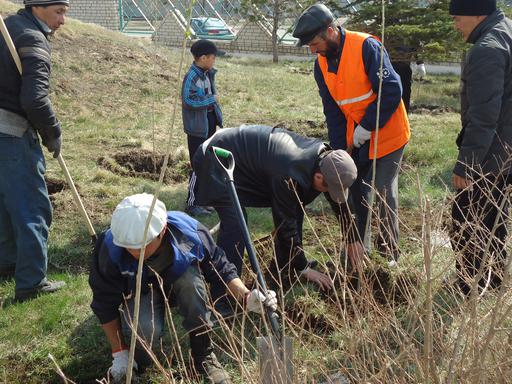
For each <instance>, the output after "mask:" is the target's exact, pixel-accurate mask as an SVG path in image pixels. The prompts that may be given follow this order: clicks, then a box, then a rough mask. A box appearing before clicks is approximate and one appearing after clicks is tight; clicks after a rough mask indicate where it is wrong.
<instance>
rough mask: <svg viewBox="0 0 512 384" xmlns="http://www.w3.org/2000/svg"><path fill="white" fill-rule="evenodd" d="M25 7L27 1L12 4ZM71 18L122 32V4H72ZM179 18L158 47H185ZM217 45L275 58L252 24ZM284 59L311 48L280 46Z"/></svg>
mask: <svg viewBox="0 0 512 384" xmlns="http://www.w3.org/2000/svg"><path fill="white" fill-rule="evenodd" d="M11 2H13V3H16V4H20V5H22V4H23V0H11ZM68 15H69V16H70V17H72V18H75V19H77V20H80V21H83V22H86V23H95V24H98V25H101V26H103V27H105V28H108V29H111V30H115V31H116V30H119V15H118V0H72V1H71V7H70V8H69V13H68ZM182 25H183V24H182V23H180V21H179V20H178V19H177V17H176V15H174V14H173V13H169V14H168V15H167V16H166V17H165V19H164V20H163V21H162V22H161V23H160V25H159V26H158V27H157V30H156V33H155V35H154V36H153V39H154V41H155V42H157V43H158V44H162V45H166V46H170V47H181V45H182V43H183V35H184V28H183V26H182ZM215 44H216V45H217V46H218V47H219V48H220V49H223V50H225V51H228V52H249V53H258V54H272V35H271V33H270V31H268V29H266V28H265V27H264V26H263V24H261V23H259V22H248V23H246V24H245V25H244V26H243V27H242V28H241V29H240V31H239V32H238V34H237V36H236V38H235V39H234V40H232V41H222V40H215ZM278 52H279V54H280V55H291V56H308V55H309V52H308V49H307V48H297V47H295V46H293V45H284V44H280V45H279V47H278Z"/></svg>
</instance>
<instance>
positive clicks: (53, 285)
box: [14, 280, 66, 302]
mask: <svg viewBox="0 0 512 384" xmlns="http://www.w3.org/2000/svg"><path fill="white" fill-rule="evenodd" d="M65 285H66V283H65V282H64V281H48V280H45V281H44V282H43V283H41V284H39V285H38V286H37V287H34V288H29V289H17V290H16V292H15V293H14V301H17V302H22V301H26V300H30V299H33V298H35V297H37V296H39V295H42V294H45V293H53V292H55V291H58V290H59V289H61V288H62V287H64V286H65Z"/></svg>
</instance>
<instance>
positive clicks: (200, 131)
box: [181, 40, 222, 216]
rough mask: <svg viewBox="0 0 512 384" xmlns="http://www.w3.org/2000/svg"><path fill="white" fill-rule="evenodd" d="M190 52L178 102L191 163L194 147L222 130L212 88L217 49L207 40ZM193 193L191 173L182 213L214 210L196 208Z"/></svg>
mask: <svg viewBox="0 0 512 384" xmlns="http://www.w3.org/2000/svg"><path fill="white" fill-rule="evenodd" d="M190 52H191V53H192V55H193V56H194V62H193V63H192V66H191V67H190V69H189V71H188V72H187V74H186V75H185V78H184V79H183V87H182V93H181V101H182V116H183V128H184V130H185V133H186V134H187V143H188V153H189V158H190V161H191V162H192V157H193V156H194V153H195V152H196V150H197V148H198V147H199V146H200V145H201V144H202V143H203V142H204V141H205V140H206V139H207V138H209V137H211V136H212V135H213V134H214V133H215V131H216V129H217V126H219V127H221V128H222V111H221V109H220V105H219V95H218V93H217V89H216V88H215V74H216V73H217V70H216V69H215V68H213V66H214V65H215V58H216V55H217V47H216V46H215V44H214V43H213V42H211V41H210V40H198V41H196V42H195V43H194V44H192V47H190ZM196 191H197V177H196V175H195V173H194V172H193V171H192V172H191V173H190V179H189V186H188V197H187V207H186V208H185V212H187V213H188V214H189V215H192V216H204V215H208V214H210V213H211V212H212V211H213V209H209V208H208V207H201V206H198V205H196V202H195V198H196Z"/></svg>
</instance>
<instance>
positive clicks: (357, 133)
mask: <svg viewBox="0 0 512 384" xmlns="http://www.w3.org/2000/svg"><path fill="white" fill-rule="evenodd" d="M370 137H372V132H371V131H368V130H367V129H365V128H363V126H362V125H358V126H357V127H356V129H355V130H354V147H356V148H359V147H360V146H361V145H363V144H364V143H366V142H367V141H368V140H370Z"/></svg>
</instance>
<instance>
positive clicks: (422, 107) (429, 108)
mask: <svg viewBox="0 0 512 384" xmlns="http://www.w3.org/2000/svg"><path fill="white" fill-rule="evenodd" d="M449 112H455V110H454V109H453V108H451V107H447V106H445V105H428V104H415V105H411V108H410V113H416V114H418V115H427V114H428V115H439V114H441V113H449Z"/></svg>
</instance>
